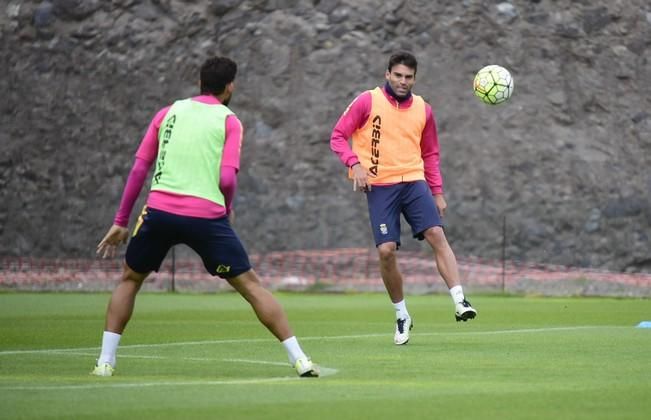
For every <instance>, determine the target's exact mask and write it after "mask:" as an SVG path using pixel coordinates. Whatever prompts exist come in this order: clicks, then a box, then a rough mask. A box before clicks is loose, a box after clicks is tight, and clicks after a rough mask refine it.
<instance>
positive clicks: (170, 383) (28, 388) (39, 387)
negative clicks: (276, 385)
mask: <svg viewBox="0 0 651 420" xmlns="http://www.w3.org/2000/svg"><path fill="white" fill-rule="evenodd" d="M299 379H301V378H299V377H290V376H279V377H276V378H251V379H233V380H217V381H162V382H134V383H117V384H116V383H109V382H108V381H110V380H111V379H103V381H105V382H102V383H95V384H79V385H34V386H30V385H24V386H3V387H0V390H3V391H58V390H69V389H93V388H101V389H106V388H140V387H153V386H199V385H202V386H203V385H249V384H261V383H266V382H281V381H294V380H299Z"/></svg>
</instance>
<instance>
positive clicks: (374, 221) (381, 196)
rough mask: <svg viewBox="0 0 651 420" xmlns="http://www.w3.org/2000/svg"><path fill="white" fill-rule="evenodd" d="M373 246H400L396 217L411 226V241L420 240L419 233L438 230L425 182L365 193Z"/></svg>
mask: <svg viewBox="0 0 651 420" xmlns="http://www.w3.org/2000/svg"><path fill="white" fill-rule="evenodd" d="M366 200H367V202H368V213H369V218H370V221H371V230H373V237H374V238H375V246H378V245H380V244H383V243H385V242H396V243H397V244H398V246H400V214H402V215H404V217H405V220H406V221H407V223H409V226H411V231H412V233H413V235H414V238H418V239H419V240H423V239H424V238H425V237H424V236H423V232H425V231H426V230H427V229H429V228H431V227H434V226H442V223H441V218H440V217H439V212H438V209H437V208H436V203H435V202H434V197H432V191H431V190H430V188H429V186H428V185H427V183H426V182H425V181H414V182H402V183H399V184H394V185H385V186H375V185H374V186H373V187H372V188H371V191H368V192H367V193H366Z"/></svg>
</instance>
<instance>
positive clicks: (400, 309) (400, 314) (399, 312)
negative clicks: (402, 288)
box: [393, 299, 410, 319]
mask: <svg viewBox="0 0 651 420" xmlns="http://www.w3.org/2000/svg"><path fill="white" fill-rule="evenodd" d="M393 307H394V308H396V319H407V318H410V316H409V312H407V304H406V303H405V300H404V299H403V300H401V301H400V302H397V303H394V304H393Z"/></svg>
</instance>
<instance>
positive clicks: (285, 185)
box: [0, 0, 651, 271]
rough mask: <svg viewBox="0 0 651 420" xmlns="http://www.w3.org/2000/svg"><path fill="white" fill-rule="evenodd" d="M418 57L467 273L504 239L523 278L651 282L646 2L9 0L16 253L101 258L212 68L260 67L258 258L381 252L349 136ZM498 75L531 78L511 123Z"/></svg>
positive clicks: (6, 93)
mask: <svg viewBox="0 0 651 420" xmlns="http://www.w3.org/2000/svg"><path fill="white" fill-rule="evenodd" d="M398 49H409V50H411V51H413V52H414V53H415V54H416V56H417V57H418V59H419V69H418V74H417V84H416V86H415V89H414V91H415V92H416V93H417V94H420V95H423V96H424V97H425V98H426V99H427V100H428V101H430V103H431V104H432V105H433V107H434V109H435V112H436V116H437V123H438V129H439V138H440V142H441V153H442V171H443V175H444V179H445V189H446V198H447V201H448V204H449V212H448V214H447V216H446V218H445V222H446V231H447V233H448V236H449V238H450V241H451V243H452V245H453V247H454V249H455V250H456V251H457V253H458V254H460V255H464V256H469V255H474V256H479V257H483V258H500V257H501V255H502V236H503V232H505V233H506V241H505V245H506V255H507V258H510V259H519V260H527V261H533V262H541V263H555V264H569V265H580V266H591V267H600V268H608V269H613V270H623V271H648V270H651V238H650V235H651V229H650V226H651V169H649V168H650V167H651V111H650V110H651V99H650V98H651V61H650V60H649V57H651V5H649V3H648V2H647V1H645V0H629V1H625V0H608V1H606V0H595V1H588V0H581V1H571V0H558V1H552V0H531V1H524V0H522V1H512V2H500V1H480V0H463V1H461V0H447V1H445V0H439V1H429V0H412V1H409V0H406V1H395V2H384V1H371V0H320V1H319V0H287V1H280V0H277V1H274V0H200V1H181V0H156V1H155V0H143V1H135V0H113V1H101V0H51V1H29V0H27V1H17V0H11V1H6V0H5V1H3V2H0V70H1V74H2V77H1V78H0V92H2V101H0V124H1V127H2V129H1V130H0V145H1V147H2V149H1V152H0V255H31V256H75V257H83V256H92V255H93V251H94V248H95V245H96V243H97V242H98V241H99V239H100V238H101V236H102V235H103V234H104V232H105V230H106V229H107V228H108V226H109V225H110V223H111V221H112V218H113V215H114V213H115V211H116V209H117V206H118V203H119V199H120V195H121V192H122V187H123V185H124V182H125V180H126V176H127V174H128V171H129V168H130V166H131V164H132V161H133V156H134V153H135V150H136V148H137V146H138V143H139V141H140V138H141V136H142V135H143V133H144V131H145V129H146V127H147V124H148V123H149V120H150V118H151V117H152V116H153V115H154V113H155V112H156V111H157V110H158V109H159V108H161V107H162V106H164V105H166V104H168V103H170V102H171V101H173V100H174V99H176V98H178V97H187V96H190V95H193V94H195V93H196V92H197V71H198V66H199V65H200V64H201V63H202V62H203V60H204V59H205V58H206V57H207V56H208V55H211V54H223V55H228V56H230V57H231V58H233V59H234V60H236V61H237V62H238V64H239V73H238V78H237V80H236V85H237V90H236V92H235V96H234V99H233V101H232V103H231V107H232V109H233V110H234V111H235V112H236V113H237V114H238V115H239V117H240V118H241V119H242V121H243V123H244V125H245V130H246V132H245V142H244V146H243V161H242V170H241V172H240V183H239V191H238V196H237V200H236V204H235V209H236V214H237V221H236V226H237V230H238V232H239V235H240V236H241V238H242V239H243V241H244V242H245V244H246V246H247V248H248V249H249V250H250V251H252V252H267V251H270V250H289V249H319V248H333V247H355V246H369V247H372V242H371V234H370V230H369V227H368V218H367V214H366V204H365V200H364V197H363V195H361V194H354V193H353V192H352V188H351V185H350V184H349V183H348V182H347V181H346V179H345V169H344V167H343V166H342V165H341V164H340V162H339V161H338V160H337V159H336V157H335V156H334V155H333V154H332V153H331V152H330V150H329V135H330V131H331V129H332V127H333V126H334V124H335V122H336V121H337V119H338V117H339V115H340V114H341V112H342V111H343V110H344V109H345V108H346V106H347V105H348V104H349V103H350V101H351V100H352V99H353V98H354V97H355V96H356V95H357V94H358V93H360V92H361V91H363V90H365V89H369V88H372V87H374V86H377V85H379V84H382V83H383V75H384V70H385V67H386V62H387V58H388V56H389V55H390V53H392V52H394V51H396V50H398ZM486 64H500V65H503V66H505V67H507V68H509V69H510V70H511V72H512V74H513V76H514V79H515V94H514V96H513V98H512V99H511V100H510V101H509V102H508V103H506V104H504V105H501V106H497V107H489V106H486V105H483V104H481V103H480V102H479V101H478V100H476V98H474V97H473V96H472V91H471V84H472V79H473V76H474V73H475V72H476V71H477V70H478V69H479V68H481V67H482V66H484V65H486ZM142 196H144V194H142ZM142 201H143V200H142V199H141V200H139V203H138V205H141V204H142ZM137 213H138V208H136V209H134V212H133V215H132V219H134V218H135V216H136V215H137ZM404 234H405V237H404V238H403V243H404V246H405V248H407V249H412V250H413V249H419V247H420V246H422V244H420V243H418V242H415V241H413V240H411V239H409V238H408V236H409V231H408V229H407V228H406V226H405V229H404Z"/></svg>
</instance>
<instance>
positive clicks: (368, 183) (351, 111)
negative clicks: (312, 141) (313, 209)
mask: <svg viewBox="0 0 651 420" xmlns="http://www.w3.org/2000/svg"><path fill="white" fill-rule="evenodd" d="M417 68H418V63H417V61H416V58H415V57H414V56H413V55H412V54H410V53H408V52H399V53H397V54H394V55H392V56H391V57H390V59H389V65H388V67H387V70H386V73H385V78H386V83H385V84H384V86H383V87H377V88H375V89H373V90H368V91H365V92H363V93H362V94H360V95H359V96H358V97H357V98H355V100H353V102H352V103H351V104H350V105H349V106H348V108H347V109H346V110H345V111H344V113H343V115H342V116H341V117H340V118H339V121H338V122H337V125H336V126H335V128H334V129H333V131H332V136H331V138H330V148H331V149H332V151H333V152H334V153H335V154H336V155H337V156H338V157H339V159H340V160H341V162H342V163H343V164H344V165H346V166H347V167H348V168H349V170H348V172H349V177H350V178H351V179H352V181H353V190H359V191H362V192H364V193H366V199H367V202H368V210H369V218H370V221H371V229H372V231H373V236H374V238H375V245H376V246H377V250H378V254H379V259H380V272H381V274H382V280H383V282H384V285H385V287H386V289H387V292H388V293H389V297H390V298H391V302H392V303H393V305H394V307H395V311H396V328H395V335H394V342H395V344H398V345H400V344H407V342H408V341H409V331H410V330H411V329H412V327H413V326H414V323H413V321H412V318H411V316H410V315H409V312H408V311H407V305H406V303H405V297H404V293H403V278H402V274H401V273H400V271H399V270H398V264H397V260H396V251H397V250H398V248H399V247H400V214H401V213H402V214H403V215H404V217H405V220H406V221H407V222H408V223H409V225H410V226H411V229H412V233H413V235H414V237H415V238H418V239H419V240H423V239H424V240H426V241H427V243H428V244H429V245H430V246H431V247H432V249H433V250H434V255H435V259H436V266H437V268H438V271H439V273H440V274H441V277H443V280H445V283H446V284H447V286H448V288H449V289H450V295H451V296H452V300H453V302H454V305H455V318H456V320H457V321H467V320H469V319H473V318H474V317H475V316H476V315H477V311H476V310H475V309H474V308H473V307H472V306H471V305H470V302H468V300H467V299H466V298H465V296H464V294H463V289H462V287H461V284H460V280H459V269H458V267H457V260H456V257H455V255H454V252H453V251H452V248H450V245H449V243H448V241H447V238H446V236H445V232H444V231H443V224H442V221H441V218H442V217H443V215H444V213H445V209H446V207H447V203H446V201H445V198H444V196H443V178H442V177H441V171H440V168H439V143H438V136H437V133H436V122H435V120H434V113H433V112H432V107H431V106H430V105H429V104H428V103H426V102H425V101H424V100H423V98H422V97H420V96H418V95H415V94H413V93H412V88H413V86H414V84H415V82H416V71H417ZM349 139H352V148H351V147H350V145H349V144H348V140H349Z"/></svg>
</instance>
